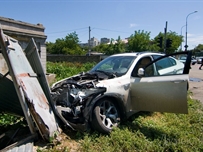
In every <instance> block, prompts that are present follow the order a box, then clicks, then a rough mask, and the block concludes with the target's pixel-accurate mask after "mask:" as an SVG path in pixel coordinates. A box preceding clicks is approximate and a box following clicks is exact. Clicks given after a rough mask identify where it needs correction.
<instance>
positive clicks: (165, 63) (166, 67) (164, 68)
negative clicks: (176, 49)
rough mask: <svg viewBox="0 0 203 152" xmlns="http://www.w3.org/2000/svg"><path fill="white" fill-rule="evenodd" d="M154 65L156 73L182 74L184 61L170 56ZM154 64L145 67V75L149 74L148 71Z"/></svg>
mask: <svg viewBox="0 0 203 152" xmlns="http://www.w3.org/2000/svg"><path fill="white" fill-rule="evenodd" d="M154 65H155V69H154V73H156V74H157V75H160V76H162V75H174V74H182V73H183V69H184V64H183V63H181V62H179V61H178V60H176V59H175V58H173V57H170V56H169V57H165V58H162V59H160V60H158V61H156V62H155V63H154ZM152 66H153V64H152V65H150V66H149V67H146V69H145V71H146V72H145V74H144V76H148V74H147V71H148V69H151V67H152Z"/></svg>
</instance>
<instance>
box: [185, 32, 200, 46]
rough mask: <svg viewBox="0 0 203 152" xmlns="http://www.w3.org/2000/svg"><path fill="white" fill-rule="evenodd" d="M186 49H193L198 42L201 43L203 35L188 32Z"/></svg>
mask: <svg viewBox="0 0 203 152" xmlns="http://www.w3.org/2000/svg"><path fill="white" fill-rule="evenodd" d="M187 43H188V46H189V47H188V49H193V48H194V47H196V46H198V45H199V44H203V35H195V34H188V35H187Z"/></svg>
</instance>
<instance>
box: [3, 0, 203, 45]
mask: <svg viewBox="0 0 203 152" xmlns="http://www.w3.org/2000/svg"><path fill="white" fill-rule="evenodd" d="M0 5H1V8H0V16H2V17H7V18H12V19H15V20H20V21H23V22H28V23H31V24H37V23H41V24H43V26H44V27H45V34H46V35H47V41H51V42H55V40H56V39H57V38H64V37H65V36H66V35H67V34H69V33H72V32H74V31H75V32H76V34H78V37H79V40H80V41H81V42H84V43H86V42H87V41H88V38H89V31H88V28H89V26H90V28H91V34H90V36H91V37H95V38H97V39H99V40H100V38H103V37H106V38H113V39H117V38H118V36H120V37H121V39H125V38H127V37H129V36H130V35H132V34H134V31H136V30H144V31H146V32H151V34H150V36H151V39H153V38H154V37H155V36H157V35H158V33H159V32H164V28H165V26H166V22H167V31H173V32H176V33H177V34H181V29H182V35H183V36H184V37H185V35H186V28H185V26H184V25H185V24H186V17H187V15H188V14H190V13H191V12H194V11H198V12H197V13H194V14H191V15H189V16H188V19H187V43H188V45H189V47H188V49H192V48H194V47H195V46H197V45H198V44H203V9H202V8H203V0H0ZM183 26H184V27H183ZM184 45H185V42H184V43H183V46H184Z"/></svg>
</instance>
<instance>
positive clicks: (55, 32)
mask: <svg viewBox="0 0 203 152" xmlns="http://www.w3.org/2000/svg"><path fill="white" fill-rule="evenodd" d="M81 29H88V27H83V28H78V29H72V30H65V31H56V32H51V33H47V34H56V33H65V32H69V31H77V30H81Z"/></svg>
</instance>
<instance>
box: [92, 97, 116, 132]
mask: <svg viewBox="0 0 203 152" xmlns="http://www.w3.org/2000/svg"><path fill="white" fill-rule="evenodd" d="M119 122H120V112H119V109H118V106H117V105H116V104H115V103H114V102H112V101H111V100H110V99H102V100H100V101H98V102H97V103H96V105H95V108H94V110H93V118H92V123H91V125H92V127H93V128H94V129H95V130H97V131H99V132H102V133H109V132H110V131H111V130H112V128H113V127H117V126H118V124H119Z"/></svg>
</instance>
